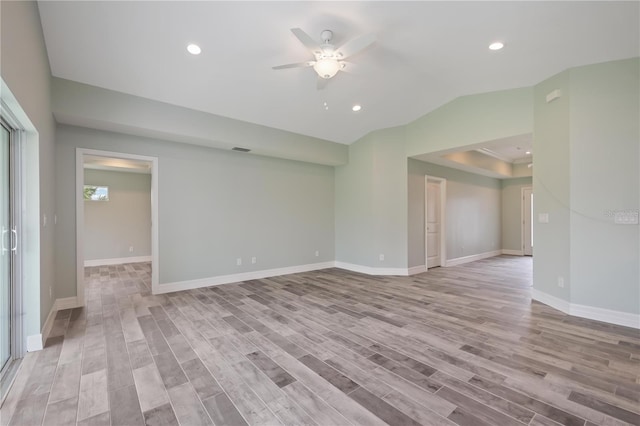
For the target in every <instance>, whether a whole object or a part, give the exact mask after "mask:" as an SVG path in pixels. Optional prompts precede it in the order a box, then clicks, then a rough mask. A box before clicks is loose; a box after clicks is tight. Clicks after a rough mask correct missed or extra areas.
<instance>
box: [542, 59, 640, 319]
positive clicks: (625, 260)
mask: <svg viewBox="0 0 640 426" xmlns="http://www.w3.org/2000/svg"><path fill="white" fill-rule="evenodd" d="M639 76H640V60H638V59H637V58H636V59H631V60H625V61H615V62H608V63H604V64H597V65H591V66H587V67H580V68H574V69H572V70H571V72H570V79H571V80H570V85H571V86H570V90H571V96H570V106H571V119H570V134H571V165H570V189H571V194H570V200H571V227H570V238H571V278H572V285H571V302H572V303H575V304H579V305H587V306H597V307H600V308H605V309H611V310H616V311H622V312H629V313H636V314H637V313H640V251H639V246H640V244H639V240H640V227H638V225H616V224H614V223H613V216H612V215H611V214H610V212H611V211H615V210H628V211H636V212H637V211H638V208H639V206H640V173H639V170H640V131H639V127H640V84H639V78H638V77H639ZM536 165H537V160H536Z"/></svg>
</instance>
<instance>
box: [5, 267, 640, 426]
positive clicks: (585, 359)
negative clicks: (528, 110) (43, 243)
mask: <svg viewBox="0 0 640 426" xmlns="http://www.w3.org/2000/svg"><path fill="white" fill-rule="evenodd" d="M149 283H150V265H149V264H129V265H120V266H110V267H95V268H87V270H86V298H87V303H86V307H84V308H78V309H73V310H65V311H60V312H58V314H57V316H56V319H55V324H54V327H53V331H52V333H51V335H50V337H49V339H48V341H47V344H46V348H45V349H44V350H43V351H40V352H34V353H30V354H28V355H27V357H26V358H25V360H24V362H23V365H22V368H21V371H20V372H19V374H18V377H17V380H16V382H15V384H14V387H13V389H12V390H11V392H10V394H9V396H8V397H7V400H6V401H5V404H4V406H3V408H2V412H1V413H0V420H1V422H0V423H1V424H2V426H4V425H40V424H43V425H54V426H57V425H67V424H69V425H74V424H77V425H96V426H98V425H142V424H152V425H172V424H180V425H182V426H191V425H211V424H215V425H246V424H250V425H280V424H285V425H367V426H374V425H383V424H390V425H417V424H423V425H453V424H459V425H522V424H528V425H555V424H565V425H593V424H602V425H622V424H635V425H638V424H640V333H639V332H638V330H634V329H630V328H625V327H618V326H613V325H608V324H604V323H598V322H595V321H590V320H585V319H580V318H575V317H569V316H567V315H564V314H562V313H560V312H558V311H556V310H554V309H551V308H549V307H547V306H545V305H542V304H539V303H537V302H533V303H532V301H531V296H530V294H531V287H530V285H531V259H530V258H522V257H507V256H503V257H497V258H492V259H487V260H483V261H478V262H474V263H469V264H466V265H462V266H458V267H451V268H436V269H432V270H430V271H429V272H428V273H424V274H421V275H416V276H412V277H372V276H365V275H361V274H357V273H352V272H347V271H344V270H340V269H327V270H323V271H316V272H309V273H301V274H294V275H288V276H282V277H277V278H270V279H262V280H255V281H247V282H243V283H237V284H230V285H223V286H217V287H209V288H203V289H198V290H190V291H183V292H177V293H172V294H168V295H160V296H153V295H151V293H150V287H149Z"/></svg>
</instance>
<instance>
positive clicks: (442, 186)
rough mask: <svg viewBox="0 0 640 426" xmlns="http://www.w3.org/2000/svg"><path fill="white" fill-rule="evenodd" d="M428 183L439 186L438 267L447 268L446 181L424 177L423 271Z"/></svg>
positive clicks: (425, 262)
mask: <svg viewBox="0 0 640 426" xmlns="http://www.w3.org/2000/svg"><path fill="white" fill-rule="evenodd" d="M429 181H431V182H433V183H437V184H438V185H439V186H440V267H446V266H447V254H446V253H447V252H446V249H447V238H446V233H445V229H446V226H445V225H446V215H445V213H446V200H447V180H446V179H444V178H440V177H436V176H429V175H425V177H424V269H425V270H427V271H428V270H429V268H427V265H428V264H429V263H428V260H429V252H428V248H427V246H428V243H427V233H428V231H427V202H428V201H427V200H428V197H427V191H428V190H429V186H428V183H429Z"/></svg>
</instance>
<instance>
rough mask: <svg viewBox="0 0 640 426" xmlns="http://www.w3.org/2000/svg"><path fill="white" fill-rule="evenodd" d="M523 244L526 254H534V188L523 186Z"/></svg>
mask: <svg viewBox="0 0 640 426" xmlns="http://www.w3.org/2000/svg"><path fill="white" fill-rule="evenodd" d="M522 216H523V218H522V234H523V239H522V244H523V245H524V247H523V252H524V255H525V256H533V189H532V188H522Z"/></svg>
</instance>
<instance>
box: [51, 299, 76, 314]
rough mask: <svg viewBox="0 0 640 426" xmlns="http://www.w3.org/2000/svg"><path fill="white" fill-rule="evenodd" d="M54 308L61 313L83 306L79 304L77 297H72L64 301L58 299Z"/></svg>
mask: <svg viewBox="0 0 640 426" xmlns="http://www.w3.org/2000/svg"><path fill="white" fill-rule="evenodd" d="M53 306H54V307H55V308H56V310H57V311H61V310H63V309H73V308H79V307H80V306H82V304H81V303H78V298H77V297H76V296H72V297H65V298H63V299H56V303H55V304H54V305H53Z"/></svg>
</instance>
